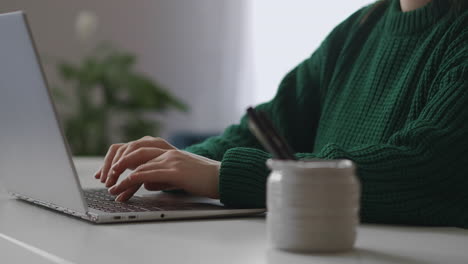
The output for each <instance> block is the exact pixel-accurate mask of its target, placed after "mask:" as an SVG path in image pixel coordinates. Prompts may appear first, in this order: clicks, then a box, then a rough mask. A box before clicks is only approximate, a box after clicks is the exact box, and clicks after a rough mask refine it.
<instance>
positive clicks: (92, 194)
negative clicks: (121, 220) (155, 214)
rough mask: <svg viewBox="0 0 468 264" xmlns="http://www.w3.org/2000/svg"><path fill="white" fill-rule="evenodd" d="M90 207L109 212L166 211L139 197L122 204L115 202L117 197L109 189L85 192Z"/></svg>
mask: <svg viewBox="0 0 468 264" xmlns="http://www.w3.org/2000/svg"><path fill="white" fill-rule="evenodd" d="M83 192H84V196H85V198H86V202H87V203H88V207H90V208H93V209H96V210H100V211H104V212H108V213H120V212H151V211H161V210H164V209H162V208H159V207H157V206H154V204H152V203H151V204H150V203H148V202H149V201H146V200H144V199H140V198H139V197H132V198H131V199H130V200H129V201H128V202H125V203H120V202H116V201H114V199H115V196H113V195H110V194H109V193H108V191H107V189H86V190H83Z"/></svg>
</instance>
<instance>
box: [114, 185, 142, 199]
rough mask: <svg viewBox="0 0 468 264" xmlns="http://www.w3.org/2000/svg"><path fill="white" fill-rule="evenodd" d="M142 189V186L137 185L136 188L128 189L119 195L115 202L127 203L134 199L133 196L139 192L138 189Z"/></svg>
mask: <svg viewBox="0 0 468 264" xmlns="http://www.w3.org/2000/svg"><path fill="white" fill-rule="evenodd" d="M140 187H141V184H138V185H135V186H133V187H131V188H129V189H127V190H126V191H124V192H123V193H121V194H119V195H118V196H117V197H116V198H115V201H117V202H126V201H128V199H130V198H132V196H133V195H134V194H135V193H136V192H137V191H138V189H140Z"/></svg>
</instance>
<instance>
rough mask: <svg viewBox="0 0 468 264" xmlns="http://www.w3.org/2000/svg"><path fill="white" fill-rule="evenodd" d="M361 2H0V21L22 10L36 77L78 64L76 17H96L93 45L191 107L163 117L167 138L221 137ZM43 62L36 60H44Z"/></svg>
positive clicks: (52, 75) (362, 1)
mask: <svg viewBox="0 0 468 264" xmlns="http://www.w3.org/2000/svg"><path fill="white" fill-rule="evenodd" d="M368 1H370V0H349V1H339V0H329V1H318V0H288V1H285V0H283V1H278V0H135V1H128V0H106V1H104V0H100V1H95V0H80V1H57V0H40V1H38V0H1V1H0V12H7V11H12V10H18V9H24V10H26V11H27V13H28V15H29V18H30V22H31V24H32V25H31V26H32V31H33V34H34V37H35V39H36V41H37V44H38V49H39V51H40V53H41V54H42V55H43V57H44V58H46V57H47V59H48V60H47V61H45V62H46V74H47V76H48V78H49V79H50V81H51V82H52V83H53V82H55V81H56V76H55V68H54V67H53V64H52V63H51V60H50V57H58V58H66V59H70V60H76V59H78V58H80V57H81V56H82V55H83V48H82V47H80V46H79V45H78V43H77V41H76V38H75V36H74V19H75V16H76V14H77V13H78V12H79V11H80V10H83V9H85V10H91V11H94V12H95V13H96V14H97V15H98V16H99V18H100V22H101V25H100V29H99V34H98V36H97V37H96V38H95V40H94V42H95V43H97V42H99V41H101V40H109V41H112V42H113V43H115V44H116V45H117V46H119V47H122V48H124V49H127V50H131V51H134V52H136V53H137V54H138V55H139V63H138V68H139V69H140V70H142V71H144V72H146V73H148V74H149V75H150V76H152V77H153V78H155V79H156V80H157V81H158V82H160V83H161V84H162V85H164V86H165V87H167V88H168V89H170V90H171V91H172V92H173V93H175V94H176V95H178V96H179V97H181V98H183V99H184V100H185V101H186V102H188V103H189V105H190V106H191V109H192V110H191V112H190V113H189V114H180V113H174V112H171V113H168V115H167V116H166V130H165V133H164V135H168V134H170V133H171V132H173V131H177V130H192V131H200V132H204V131H213V130H222V129H223V128H224V127H225V126H227V125H228V124H230V123H233V122H237V120H238V119H239V117H240V116H241V115H242V114H243V112H244V111H245V108H246V106H247V105H249V104H257V103H259V102H262V101H265V100H268V99H270V98H271V97H272V96H273V94H274V92H275V91H276V88H277V86H278V83H279V80H280V79H281V78H282V77H283V76H284V74H285V73H286V72H287V71H289V70H290V69H291V68H292V67H293V66H294V65H296V64H297V63H299V62H300V61H301V60H302V59H304V58H306V57H308V56H309V55H310V54H311V53H312V51H313V50H314V49H315V48H316V47H317V46H318V45H319V43H320V41H321V40H322V39H323V38H324V37H325V36H326V34H327V33H328V32H329V31H330V30H331V29H332V28H333V27H334V26H335V25H337V24H338V23H339V22H340V21H342V20H343V19H344V18H346V17H347V16H348V15H349V14H351V13H352V12H354V11H355V10H357V9H358V8H359V7H361V6H363V5H364V4H365V3H367V2H368ZM45 55H46V56H45Z"/></svg>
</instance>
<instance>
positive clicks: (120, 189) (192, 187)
mask: <svg viewBox="0 0 468 264" xmlns="http://www.w3.org/2000/svg"><path fill="white" fill-rule="evenodd" d="M219 168H220V162H218V161H215V160H211V159H208V158H205V157H202V156H199V155H195V154H192V153H189V152H185V151H182V150H178V149H176V148H175V147H173V146H172V145H170V144H169V143H167V142H166V141H165V140H163V139H161V138H153V137H143V138H141V139H139V140H137V141H133V142H129V143H126V144H115V145H112V146H111V147H110V148H109V150H108V152H107V154H106V157H105V160H104V164H103V166H102V168H101V169H100V170H99V171H98V172H97V173H96V175H95V178H96V179H100V180H101V182H102V183H105V184H106V187H108V188H109V193H111V194H112V195H117V198H116V201H119V202H123V201H127V200H128V199H130V198H131V197H132V196H133V194H135V192H137V191H138V189H139V188H140V187H141V186H142V185H144V187H145V188H146V189H148V190H154V191H158V190H166V189H183V190H185V191H187V192H189V193H192V194H195V195H200V196H205V197H209V198H215V199H217V198H218V197H219V191H218V177H219ZM127 169H130V170H133V172H132V173H131V174H130V175H129V176H128V177H127V178H125V179H123V180H122V181H121V182H120V183H118V184H116V183H117V180H118V178H119V177H120V175H121V174H122V173H123V172H124V171H125V170H127Z"/></svg>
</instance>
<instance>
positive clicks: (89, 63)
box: [54, 47, 188, 155]
mask: <svg viewBox="0 0 468 264" xmlns="http://www.w3.org/2000/svg"><path fill="white" fill-rule="evenodd" d="M135 62H136V57H135V55H133V54H130V53H128V52H122V51H117V50H116V49H113V48H109V47H101V48H99V49H96V50H95V51H94V52H92V54H91V55H90V56H87V57H85V58H84V59H83V60H82V61H81V62H80V63H79V64H78V65H74V64H71V63H68V62H61V63H59V64H58V65H57V68H58V72H59V75H60V76H61V77H62V79H63V80H64V81H65V83H68V84H70V87H71V89H72V90H71V92H70V91H67V92H65V90H64V89H57V88H55V89H54V96H55V98H56V100H58V102H60V103H61V104H62V109H64V110H65V111H66V112H67V113H68V114H65V113H63V114H62V118H63V125H64V129H65V134H66V136H67V139H68V141H69V143H70V146H71V149H72V152H73V154H74V155H103V154H105V153H106V151H107V148H108V147H109V144H110V143H111V140H110V134H111V133H110V132H112V134H113V135H117V137H118V139H117V140H119V141H121V142H127V141H130V140H134V139H137V138H140V137H142V136H145V135H157V134H158V132H159V130H160V128H161V125H162V124H161V122H159V121H155V120H150V119H149V118H147V117H145V116H148V114H151V113H160V112H163V111H165V110H168V109H170V108H173V109H177V110H181V111H187V109H188V108H187V106H186V105H185V104H184V103H183V102H181V101H180V100H179V99H177V98H176V97H174V96H173V95H172V94H171V93H170V92H168V91H167V90H165V89H164V88H162V87H161V86H160V85H158V84H156V83H155V82H154V81H153V80H151V79H150V78H148V77H147V76H145V75H143V74H140V73H137V72H136V71H135V70H134V66H135ZM112 118H114V119H116V120H118V122H111V120H112ZM112 123H118V124H117V125H115V124H112ZM115 126H117V127H116V128H114V127H115ZM111 129H112V130H113V131H111ZM114 130H115V131H114ZM115 132H119V133H115Z"/></svg>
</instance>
